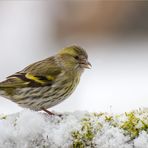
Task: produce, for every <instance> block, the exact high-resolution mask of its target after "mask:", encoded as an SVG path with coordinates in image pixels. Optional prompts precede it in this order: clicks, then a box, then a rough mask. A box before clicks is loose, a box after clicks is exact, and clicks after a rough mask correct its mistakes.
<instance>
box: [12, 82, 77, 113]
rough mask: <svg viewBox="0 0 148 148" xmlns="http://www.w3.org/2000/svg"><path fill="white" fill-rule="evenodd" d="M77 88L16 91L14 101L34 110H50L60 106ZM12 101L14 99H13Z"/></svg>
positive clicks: (46, 87)
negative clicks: (57, 105)
mask: <svg viewBox="0 0 148 148" xmlns="http://www.w3.org/2000/svg"><path fill="white" fill-rule="evenodd" d="M74 89H75V87H72V85H71V86H70V87H69V86H67V87H65V88H62V87H52V88H51V87H50V88H49V87H48V86H44V87H37V88H29V87H28V88H21V89H16V93H15V95H14V96H13V101H14V102H16V103H17V104H19V105H20V106H21V107H25V108H30V109H32V110H41V108H45V109H47V108H50V107H52V106H54V105H56V104H59V103H60V102H62V101H63V100H65V99H66V98H67V97H68V96H70V95H71V94H72V92H73V91H74ZM11 100H12V99H11Z"/></svg>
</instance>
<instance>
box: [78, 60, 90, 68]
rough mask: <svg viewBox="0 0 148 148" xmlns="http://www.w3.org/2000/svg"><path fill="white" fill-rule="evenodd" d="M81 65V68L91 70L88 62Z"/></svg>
mask: <svg viewBox="0 0 148 148" xmlns="http://www.w3.org/2000/svg"><path fill="white" fill-rule="evenodd" d="M81 65H82V67H83V68H87V69H91V68H92V65H91V64H90V62H88V61H85V62H83V63H82V64H81Z"/></svg>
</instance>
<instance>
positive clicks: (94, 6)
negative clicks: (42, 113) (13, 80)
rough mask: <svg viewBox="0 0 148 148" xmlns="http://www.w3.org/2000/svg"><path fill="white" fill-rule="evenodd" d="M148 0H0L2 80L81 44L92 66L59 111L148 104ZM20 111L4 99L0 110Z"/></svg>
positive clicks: (126, 108) (115, 109)
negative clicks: (71, 46)
mask: <svg viewBox="0 0 148 148" xmlns="http://www.w3.org/2000/svg"><path fill="white" fill-rule="evenodd" d="M147 18H148V2H147V1H141V2H140V1H97V0H92V1H89V0H88V1H87V0H86V1H83V0H79V1H68V0H61V1H60V0H54V1H52V0H48V1H41V0H30V1H29V0H28V1H25V0H24V1H23V0H21V1H17V0H16V1H15V0H13V1H0V69H1V70H0V80H1V81H2V80H4V79H5V77H7V76H8V75H11V74H13V73H15V72H16V71H19V70H21V69H22V68H24V67H25V66H27V65H28V64H30V63H32V62H35V61H38V60H41V59H44V58H46V57H49V56H51V55H53V54H55V53H56V52H57V51H58V50H59V49H60V48H63V47H65V46H68V45H73V44H76V45H80V46H82V47H83V48H85V49H86V50H87V52H88V54H89V59H90V62H91V63H92V65H93V68H92V69H91V70H87V71H85V73H84V74H83V76H82V79H81V82H80V85H79V86H78V88H77V90H76V91H75V93H74V94H73V95H72V96H71V97H70V98H69V99H67V100H66V101H64V102H63V103H61V104H60V105H57V106H56V107H53V108H52V110H56V111H75V110H87V111H97V112H98V111H108V112H118V113H121V112H124V111H129V110H132V109H137V108H139V107H148V49H147V48H148V19H147ZM19 110H21V108H19V107H18V106H17V105H16V104H14V103H12V102H11V101H8V100H6V99H4V98H2V97H1V98H0V114H1V113H5V114H6V113H13V112H18V111H19Z"/></svg>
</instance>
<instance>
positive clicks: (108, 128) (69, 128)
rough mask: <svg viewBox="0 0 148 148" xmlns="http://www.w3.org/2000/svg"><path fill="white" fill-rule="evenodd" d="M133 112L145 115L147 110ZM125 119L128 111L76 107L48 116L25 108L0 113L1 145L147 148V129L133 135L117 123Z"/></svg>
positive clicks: (19, 147)
mask: <svg viewBox="0 0 148 148" xmlns="http://www.w3.org/2000/svg"><path fill="white" fill-rule="evenodd" d="M134 113H135V116H136V117H141V118H142V116H143V114H144V118H145V116H146V114H147V113H148V111H147V110H146V111H141V112H140V113H138V112H134ZM60 114H61V113H60ZM107 117H108V118H107ZM109 117H112V118H109ZM126 120H127V118H126V117H125V114H122V115H118V116H117V115H110V114H108V113H102V114H101V113H100V114H97V113H89V112H83V111H76V112H72V113H62V115H61V116H58V113H55V115H54V116H49V115H48V114H46V113H44V112H34V111H31V110H28V109H25V110H23V111H21V112H19V113H16V114H12V115H8V116H5V115H1V116H0V148H61V147H62V148H69V147H76V148H77V147H78V148H79V147H80V148H81V147H82V146H83V147H87V148H90V147H94V148H133V147H134V148H148V132H147V129H144V130H143V131H140V133H139V135H138V136H137V137H135V138H134V139H131V137H130V135H129V134H126V132H124V130H123V129H122V128H120V126H119V125H118V124H121V123H123V121H126ZM114 123H117V125H116V126H115V124H114ZM137 124H138V123H137Z"/></svg>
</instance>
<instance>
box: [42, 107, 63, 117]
mask: <svg viewBox="0 0 148 148" xmlns="http://www.w3.org/2000/svg"><path fill="white" fill-rule="evenodd" d="M42 110H43V111H44V112H46V113H47V114H48V115H49V116H59V117H62V114H54V113H52V112H50V111H49V110H47V109H45V108H42Z"/></svg>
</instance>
